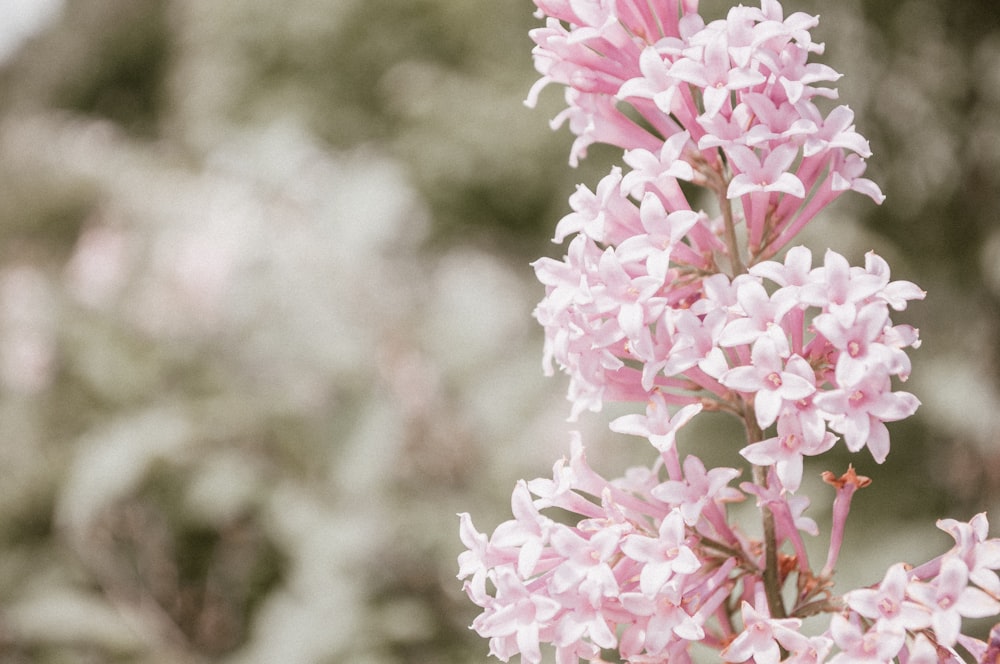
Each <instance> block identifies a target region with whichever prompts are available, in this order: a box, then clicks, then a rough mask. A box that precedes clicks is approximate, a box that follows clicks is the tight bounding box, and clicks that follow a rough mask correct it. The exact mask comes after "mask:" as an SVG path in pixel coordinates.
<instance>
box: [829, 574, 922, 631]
mask: <svg viewBox="0 0 1000 664" xmlns="http://www.w3.org/2000/svg"><path fill="white" fill-rule="evenodd" d="M908 583H909V579H908V578H907V574H906V567H905V565H904V564H903V563H897V564H895V565H893V566H892V567H890V568H889V571H888V572H886V574H885V578H884V579H883V580H882V583H880V584H879V587H878V588H877V589H868V588H862V589H859V590H852V591H850V592H849V593H847V594H846V595H845V596H844V600H845V601H846V602H847V605H848V606H850V607H851V608H852V609H853V610H855V611H857V612H858V613H859V614H861V615H863V616H864V617H866V618H872V619H875V620H878V621H879V623H880V624H881V625H883V626H884V627H886V628H888V629H892V630H902V631H917V630H921V629H924V628H925V627H928V626H930V624H931V614H930V611H928V610H927V609H926V608H924V607H922V606H921V605H919V604H917V603H916V602H913V601H912V600H910V599H909V598H908V597H907V593H906V588H907V584H908Z"/></svg>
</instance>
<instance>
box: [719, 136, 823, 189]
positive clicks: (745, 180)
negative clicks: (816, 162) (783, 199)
mask: <svg viewBox="0 0 1000 664" xmlns="http://www.w3.org/2000/svg"><path fill="white" fill-rule="evenodd" d="M726 154H727V155H728V156H729V159H730V160H731V161H732V163H733V165H734V166H735V169H736V171H737V174H736V176H735V177H733V179H732V180H731V181H730V182H729V189H728V190H727V191H726V196H727V197H728V198H739V197H740V196H744V195H746V194H750V193H754V192H782V193H786V194H791V195H792V196H795V197H796V198H805V196H806V190H805V185H803V184H802V180H800V179H799V178H798V177H796V176H795V175H794V174H792V173H790V172H788V168H789V167H790V166H791V165H792V162H794V161H795V157H796V156H797V155H798V148H797V147H795V146H794V145H789V144H787V143H784V144H781V145H779V146H778V147H776V148H774V149H773V150H771V152H770V153H768V154H766V155H765V156H764V158H763V161H762V160H761V159H760V157H758V156H757V154H756V153H755V152H754V151H753V150H751V149H750V148H748V147H745V146H742V145H733V146H730V147H729V148H728V149H727V150H726Z"/></svg>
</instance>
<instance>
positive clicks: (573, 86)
mask: <svg viewBox="0 0 1000 664" xmlns="http://www.w3.org/2000/svg"><path fill="white" fill-rule="evenodd" d="M536 5H537V6H538V8H539V12H538V15H539V17H547V22H546V25H545V27H544V28H539V29H536V30H534V31H533V32H532V37H533V39H534V40H535V43H536V44H537V46H536V48H535V50H534V55H535V62H536V66H537V68H538V70H539V71H540V72H541V74H542V78H541V80H540V81H539V83H538V84H537V85H536V86H535V87H534V88H533V89H532V91H531V93H530V94H529V98H528V103H529V105H530V104H533V103H534V101H535V99H536V97H537V95H538V93H539V91H540V90H541V88H543V87H544V86H545V85H547V84H549V83H558V84H561V85H563V86H565V87H566V102H567V108H566V110H565V111H563V112H562V113H560V114H559V116H558V117H557V118H556V119H555V120H554V121H553V125H554V126H559V125H560V124H562V123H564V122H568V124H569V127H570V129H571V131H572V132H573V133H574V134H575V135H576V137H577V138H576V141H575V142H574V145H573V148H572V152H571V157H570V162H571V164H574V165H575V164H576V162H577V161H578V160H579V159H580V158H581V157H583V156H585V154H586V150H587V147H588V146H589V145H590V144H592V143H594V142H603V143H608V144H611V145H614V146H617V147H619V148H622V149H623V150H624V155H623V162H624V166H615V167H614V168H612V170H611V172H610V173H609V174H608V175H607V176H605V177H604V178H603V179H602V180H601V181H600V182H599V183H598V185H597V187H596V188H595V190H591V189H589V188H587V187H586V186H583V185H581V186H580V187H579V188H578V190H577V191H576V193H575V194H574V195H573V196H571V197H570V206H571V208H572V212H570V213H569V214H568V215H566V216H565V217H564V218H563V219H562V220H561V221H560V222H559V223H558V225H557V227H556V232H555V238H554V239H555V241H556V242H563V241H565V240H566V239H569V244H568V247H567V252H566V255H565V257H564V258H563V259H562V260H554V259H548V258H543V259H541V260H539V261H537V262H536V263H535V271H536V274H537V276H538V279H539V280H540V281H541V282H542V283H543V284H544V285H545V289H546V293H545V297H544V299H543V300H542V301H541V302H540V303H539V304H538V306H537V308H536V310H535V317H536V318H537V319H538V321H539V322H540V323H541V324H542V325H543V327H544V328H545V333H546V337H545V349H544V368H545V371H546V373H549V374H552V373H554V372H555V369H556V367H558V368H559V369H560V370H561V371H563V372H565V373H566V374H568V376H569V381H570V382H569V393H568V396H569V399H570V401H571V402H572V408H571V415H570V418H571V419H575V418H576V417H577V416H579V415H580V414H581V413H582V412H584V411H587V410H590V411H600V410H601V408H602V406H603V404H604V402H605V401H626V402H638V403H642V404H645V412H644V413H642V414H640V413H633V414H629V415H625V416H623V417H619V418H618V419H615V420H614V421H613V422H611V425H610V426H611V429H612V430H613V431H616V432H620V433H625V434H632V435H637V436H641V437H644V438H646V439H648V440H649V442H650V443H651V444H652V445H653V447H655V448H656V450H657V451H658V453H659V454H658V457H657V459H656V461H655V463H654V464H653V465H652V466H651V467H647V468H635V469H631V470H630V471H629V472H628V473H626V475H625V477H624V478H622V479H618V480H613V481H608V480H606V479H604V478H603V477H601V476H600V475H599V474H598V473H596V472H595V471H594V470H592V469H591V468H590V467H589V466H588V464H587V462H586V459H585V457H584V454H583V446H582V443H581V442H580V441H579V438H578V437H575V438H574V442H573V446H572V454H571V457H570V458H569V459H567V460H563V461H560V462H558V463H557V464H556V466H555V469H554V473H553V477H552V479H545V480H534V481H531V482H521V483H519V484H518V485H517V487H516V488H515V491H514V494H513V499H512V508H513V514H514V519H513V520H512V521H508V522H506V523H504V524H502V525H500V526H499V527H498V528H497V530H496V531H495V532H494V533H493V535H492V536H487V535H485V534H482V533H479V532H478V531H477V530H476V529H475V528H474V526H473V525H472V521H471V518H470V517H469V516H468V515H466V514H463V515H461V524H462V527H461V534H462V541H463V543H464V544H465V545H466V546H467V547H468V551H466V552H465V553H463V554H462V556H461V557H460V560H459V564H460V568H461V569H460V574H459V578H461V579H466V585H465V587H466V591H467V593H468V595H469V597H470V598H471V599H472V601H473V602H474V603H476V604H477V605H479V606H480V607H482V608H483V613H482V614H481V615H480V616H479V618H477V619H476V621H475V622H474V623H473V628H474V629H475V630H476V631H477V632H479V633H480V634H481V635H482V636H484V637H487V638H489V639H490V644H491V652H492V653H493V654H494V655H496V656H497V657H499V658H501V659H503V660H504V661H506V660H508V659H509V658H510V657H511V656H512V655H514V654H516V653H520V654H521V657H522V660H523V661H525V662H539V661H541V649H540V644H542V643H548V644H551V645H552V646H554V648H555V650H556V656H557V660H558V661H559V662H560V664H566V663H575V662H578V661H579V660H580V659H581V658H582V659H585V660H588V661H600V660H601V651H602V650H606V649H614V650H617V654H618V656H619V657H620V658H621V659H622V660H624V661H627V662H636V663H645V662H649V663H652V662H664V661H670V662H685V661H690V646H691V644H692V643H695V642H698V643H700V644H702V645H703V646H706V647H709V648H715V649H716V650H718V651H719V654H720V656H721V658H722V659H723V660H724V661H728V662H755V663H756V664H765V663H767V664H771V663H777V662H788V663H791V662H812V663H815V662H826V661H829V662H861V661H864V662H893V661H899V662H901V663H902V664H909V663H919V662H937V661H949V662H950V661H954V662H960V661H963V660H962V659H961V658H960V655H959V654H958V652H957V651H956V650H955V648H956V647H961V648H963V649H964V650H965V651H966V652H967V653H968V654H971V655H972V656H974V657H976V659H977V661H979V660H981V659H982V658H983V657H986V656H987V654H988V653H989V652H992V650H990V649H991V648H992V649H997V648H1000V643H997V644H992V643H991V644H986V643H983V642H980V641H976V640H975V639H971V638H969V637H966V636H963V635H962V634H961V620H962V618H979V617H985V616H989V615H995V614H997V613H998V612H1000V581H998V579H997V575H996V573H995V571H994V570H996V569H1000V540H991V539H989V538H988V537H987V529H988V525H987V522H986V517H985V516H984V515H980V516H977V517H976V518H974V519H973V520H972V521H971V522H969V523H966V524H961V523H957V522H952V521H943V522H941V524H940V525H941V527H942V528H943V529H944V530H946V531H947V532H949V533H951V534H952V535H953V536H954V537H955V539H956V546H955V548H954V549H953V550H952V551H950V552H948V553H946V554H944V555H943V556H941V557H939V558H937V559H935V560H934V561H932V562H930V563H926V564H924V565H922V566H920V567H917V568H909V567H906V566H904V565H902V564H900V565H897V566H894V567H893V568H891V569H890V570H889V572H888V573H887V575H886V577H885V580H884V581H883V582H882V583H881V584H880V585H878V586H873V587H872V588H867V589H859V590H853V591H850V592H848V593H846V594H844V595H842V596H835V595H834V594H833V593H832V590H831V588H832V581H831V579H832V575H833V572H834V570H835V567H836V563H837V559H838V555H839V551H840V548H841V544H842V542H843V533H844V524H845V522H846V519H847V516H848V513H849V510H850V503H851V498H852V496H853V494H854V492H855V491H857V490H858V489H860V488H862V487H864V486H866V485H867V484H868V483H869V482H870V480H869V479H868V478H865V477H861V476H859V475H857V474H856V473H855V472H854V470H853V469H848V471H847V472H846V473H844V474H843V475H841V476H839V477H837V476H835V475H834V474H833V473H826V474H824V479H825V480H826V481H827V482H828V483H829V484H830V485H832V486H833V487H834V489H835V496H834V499H833V520H832V524H831V530H830V537H829V549H828V554H827V558H826V561H825V563H824V565H823V567H822V568H821V569H820V570H819V571H818V572H816V571H813V567H812V566H811V564H810V562H809V560H808V556H807V554H806V548H805V546H804V543H803V539H802V534H803V533H807V534H812V535H816V534H818V527H817V525H816V523H815V522H814V521H813V520H812V519H810V518H809V517H807V516H805V511H806V509H807V508H808V506H809V499H808V497H806V496H804V495H801V494H799V493H798V492H799V490H800V487H801V483H802V474H803V458H804V457H806V456H813V455H818V454H821V453H823V452H826V451H827V450H829V449H830V448H831V447H833V446H834V445H835V444H836V443H837V442H838V441H839V440H841V439H842V440H843V442H844V444H845V445H846V447H847V448H848V449H849V450H850V451H851V452H858V451H860V450H861V449H862V448H867V449H868V451H869V453H870V454H871V455H872V456H873V457H874V459H875V460H876V461H877V462H879V463H881V462H882V461H884V460H885V458H886V457H887V455H888V453H889V449H890V443H889V432H888V429H887V428H886V423H887V422H893V421H896V420H900V419H903V418H906V417H909V416H910V415H912V414H913V413H914V411H915V410H916V409H917V407H918V405H919V401H918V400H917V398H916V397H915V396H914V395H912V394H910V393H909V392H905V391H902V390H899V389H897V387H898V384H899V383H900V382H902V381H905V380H906V379H907V377H908V376H909V373H910V360H909V357H908V355H907V354H906V349H907V348H915V347H917V346H918V345H919V337H918V334H917V330H915V329H914V328H912V327H910V326H908V325H900V324H895V323H894V322H893V321H892V320H891V317H890V315H891V313H892V312H894V311H902V310H904V309H905V308H906V306H907V304H908V302H909V301H912V300H917V299H922V298H923V297H924V293H923V291H922V290H920V289H919V288H918V287H917V286H916V285H914V284H912V283H910V282H908V281H893V280H891V278H890V270H889V265H888V264H887V263H886V262H885V261H884V260H883V259H882V258H880V257H879V256H877V255H876V254H874V253H869V254H868V255H867V256H866V258H865V262H864V265H863V266H851V265H850V263H849V262H848V260H847V259H846V258H844V257H843V256H841V255H840V254H838V253H836V252H834V251H827V252H826V254H825V256H824V257H823V260H822V263H819V262H818V261H816V260H814V257H813V255H812V252H811V251H810V250H809V249H807V248H805V247H802V246H793V247H791V248H788V247H789V245H790V244H791V241H792V239H793V238H794V237H795V236H796V234H797V233H798V232H799V231H800V230H801V229H802V228H803V227H804V226H805V225H806V224H807V223H808V222H809V221H810V220H811V219H813V218H814V217H815V216H816V214H817V213H818V212H819V211H820V210H822V209H823V208H825V207H826V206H827V205H829V204H830V203H831V202H832V201H833V200H834V199H835V198H836V197H837V196H838V195H839V194H840V193H842V192H844V191H847V190H854V191H858V192H861V193H863V194H866V195H868V196H870V197H871V198H872V199H873V200H875V201H876V202H878V203H880V202H881V201H882V199H883V196H882V194H881V192H880V191H879V189H878V187H877V186H876V185H875V184H874V183H872V182H871V181H870V180H867V179H865V178H863V177H862V175H863V173H864V169H865V161H864V160H865V158H867V157H868V156H870V150H869V147H868V143H867V141H866V140H865V139H864V138H863V137H862V136H861V135H860V134H859V133H857V132H856V131H855V128H854V126H853V113H852V112H851V110H850V109H849V108H848V107H847V106H834V107H833V108H832V110H830V111H829V112H828V113H826V114H825V115H824V113H823V112H821V110H820V108H819V106H818V105H817V103H816V102H817V101H822V100H826V101H825V102H824V105H827V106H832V105H833V102H831V101H829V100H832V99H835V98H836V96H837V93H836V90H835V89H834V88H832V87H829V86H824V85H818V84H824V83H827V84H828V83H831V82H833V81H835V80H836V79H837V78H839V74H838V73H837V72H835V71H834V70H832V69H831V68H829V67H827V66H825V65H821V64H816V63H812V62H809V58H810V56H811V55H812V54H816V53H821V52H822V50H823V48H822V45H821V44H817V43H815V42H813V41H812V39H811V36H810V32H809V31H810V29H812V28H813V27H814V26H815V25H816V24H817V18H816V17H812V16H808V15H805V14H801V13H795V14H791V15H790V16H788V17H785V16H784V14H783V10H782V7H781V5H780V4H779V3H778V2H777V0H761V5H760V7H759V8H752V7H743V6H739V7H735V8H733V9H732V10H730V12H729V13H728V15H727V17H726V19H724V20H716V21H711V22H708V23H706V22H705V20H704V19H703V18H702V17H701V16H700V15H699V14H698V13H697V1H696V0H650V1H649V2H646V1H635V0H536ZM817 98H819V100H818V99H817ZM699 192H700V193H699ZM702 196H704V198H706V199H707V204H706V205H699V203H701V202H702ZM706 207H707V208H710V210H706V209H705V208H706ZM781 252H784V255H783V257H782V258H780V259H779V254H781ZM704 410H715V411H722V412H727V413H730V414H732V415H734V416H736V417H737V418H739V419H740V420H741V421H742V422H743V424H744V425H745V428H746V432H747V440H746V443H745V444H744V445H743V446H742V448H741V449H740V454H741V455H742V457H743V458H744V460H745V461H746V462H749V465H750V467H751V469H752V478H751V481H744V482H742V483H740V484H739V485H738V486H731V484H732V483H733V482H734V481H735V480H736V479H737V478H738V477H739V476H740V475H741V474H742V471H741V470H740V469H737V468H712V469H706V467H705V465H704V463H703V462H702V461H701V460H700V459H699V458H698V457H696V456H693V455H689V456H686V457H684V458H683V459H682V458H681V454H680V453H679V452H678V449H677V446H676V436H677V432H678V430H679V429H680V428H681V427H682V426H683V425H684V424H686V423H687V422H688V421H690V420H691V418H693V417H695V416H696V415H698V413H700V412H702V411H704ZM748 497H749V498H753V499H754V500H755V501H756V503H757V505H758V506H759V511H760V514H761V519H762V530H763V534H762V537H760V538H757V539H754V538H750V537H748V536H747V535H745V534H744V533H743V532H742V530H741V529H740V528H739V527H738V526H736V525H733V524H731V523H730V520H729V515H728V513H727V504H728V503H731V502H735V501H741V500H744V499H746V498H748ZM549 509H557V510H561V513H562V514H563V515H565V514H566V513H569V514H573V515H576V516H577V521H576V523H575V524H573V525H568V524H566V523H563V521H564V519H563V520H556V519H554V518H553V517H552V516H548V515H546V514H543V511H545V510H549ZM793 576H794V578H795V579H796V581H795V590H794V597H793V598H792V599H791V604H789V605H787V606H786V600H787V598H789V597H792V595H793V593H792V592H790V589H786V588H785V585H786V582H787V581H788V580H789V579H791V578H792V577H793ZM817 614H828V615H829V616H830V623H829V628H828V629H826V630H825V631H822V632H821V633H819V634H816V635H814V636H806V635H804V634H803V632H802V631H801V630H800V628H801V626H802V620H803V619H804V618H806V617H808V616H812V615H817Z"/></svg>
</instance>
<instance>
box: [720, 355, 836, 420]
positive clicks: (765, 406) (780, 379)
mask: <svg viewBox="0 0 1000 664" xmlns="http://www.w3.org/2000/svg"><path fill="white" fill-rule="evenodd" d="M778 351H779V349H778V348H777V345H776V344H775V342H774V341H773V339H772V338H771V337H761V338H760V339H758V340H757V342H756V343H755V344H754V345H753V350H752V352H751V363H750V364H749V365H747V366H741V367H735V368H733V369H730V370H729V371H727V372H726V373H724V374H723V375H722V376H721V377H720V378H719V382H721V383H722V384H723V385H725V386H726V387H728V388H731V389H734V390H738V391H740V392H745V393H747V394H753V395H754V396H753V404H754V411H755V412H756V414H757V423H758V424H759V425H760V427H761V428H763V429H766V428H767V427H769V426H771V425H772V424H774V421H775V420H776V419H778V413H779V412H780V411H781V406H782V404H784V403H785V402H786V401H798V400H800V399H805V398H806V397H808V396H810V395H812V393H813V392H815V391H816V385H815V383H814V380H815V379H814V377H813V372H812V369H811V368H809V365H808V363H806V362H805V361H804V360H803V359H802V358H801V357H799V356H797V355H793V356H791V357H789V358H788V361H787V362H785V361H783V360H782V357H781V355H780V354H779V352H778Z"/></svg>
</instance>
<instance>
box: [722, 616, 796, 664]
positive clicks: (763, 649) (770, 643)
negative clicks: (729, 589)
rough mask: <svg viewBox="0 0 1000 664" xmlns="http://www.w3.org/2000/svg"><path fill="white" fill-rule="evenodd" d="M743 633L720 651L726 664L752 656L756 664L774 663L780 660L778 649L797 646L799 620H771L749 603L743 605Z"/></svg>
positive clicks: (779, 650) (745, 659) (742, 660)
mask: <svg viewBox="0 0 1000 664" xmlns="http://www.w3.org/2000/svg"><path fill="white" fill-rule="evenodd" d="M741 613H742V615H743V631H742V632H740V633H739V634H738V635H737V636H736V638H735V639H733V641H732V643H730V644H729V645H728V646H726V648H725V649H724V650H723V651H722V653H721V656H722V659H723V660H724V661H726V662H744V661H747V660H749V659H750V658H751V657H753V661H754V662H756V664H777V663H778V662H779V661H780V660H781V647H785V648H789V647H792V646H794V645H798V644H799V643H800V642H801V640H802V639H804V638H805V637H803V636H802V635H801V634H799V631H798V630H799V627H800V626H801V625H802V621H801V620H799V619H798V618H782V619H776V618H771V617H769V616H768V615H767V614H765V613H760V612H758V611H757V610H756V609H754V608H753V607H752V606H750V604H749V603H748V602H745V601H744V602H743V608H742V611H741Z"/></svg>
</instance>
